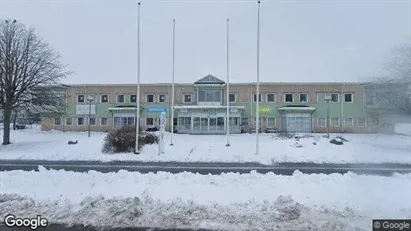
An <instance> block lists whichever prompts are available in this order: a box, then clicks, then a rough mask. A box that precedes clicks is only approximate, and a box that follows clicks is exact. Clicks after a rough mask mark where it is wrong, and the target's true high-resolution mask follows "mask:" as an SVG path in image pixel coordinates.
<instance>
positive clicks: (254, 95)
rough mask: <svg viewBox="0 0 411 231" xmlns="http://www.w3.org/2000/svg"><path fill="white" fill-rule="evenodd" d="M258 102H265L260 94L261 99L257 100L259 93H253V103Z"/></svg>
mask: <svg viewBox="0 0 411 231" xmlns="http://www.w3.org/2000/svg"><path fill="white" fill-rule="evenodd" d="M257 100H259V102H260V103H261V102H263V97H262V95H261V93H260V95H259V97H258V98H257V93H253V103H257Z"/></svg>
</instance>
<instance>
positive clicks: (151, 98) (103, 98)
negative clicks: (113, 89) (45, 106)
mask: <svg viewBox="0 0 411 231" xmlns="http://www.w3.org/2000/svg"><path fill="white" fill-rule="evenodd" d="M89 97H90V100H92V102H94V103H98V102H99V103H108V102H109V98H108V97H109V96H108V95H100V97H99V98H100V100H98V99H96V97H95V96H94V95H89ZM190 99H191V97H190ZM85 100H86V99H85V95H77V103H84V102H86V101H85ZM88 100H89V98H88V99H87V102H88ZM156 100H157V101H156ZM127 102H128V103H136V102H137V95H136V94H134V95H128V97H127ZM145 102H147V103H155V102H158V103H166V102H167V94H158V95H157V99H156V97H155V95H154V94H147V95H146V98H145ZM116 103H126V95H116Z"/></svg>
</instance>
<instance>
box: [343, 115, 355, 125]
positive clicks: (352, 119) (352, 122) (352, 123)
mask: <svg viewBox="0 0 411 231" xmlns="http://www.w3.org/2000/svg"><path fill="white" fill-rule="evenodd" d="M346 119H351V123H350V124H348V125H347V121H346ZM344 127H354V118H352V117H350V118H344Z"/></svg>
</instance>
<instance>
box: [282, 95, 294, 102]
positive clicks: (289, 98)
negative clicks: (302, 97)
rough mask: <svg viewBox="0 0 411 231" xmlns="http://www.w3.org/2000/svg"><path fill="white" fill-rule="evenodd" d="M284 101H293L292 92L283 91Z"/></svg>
mask: <svg viewBox="0 0 411 231" xmlns="http://www.w3.org/2000/svg"><path fill="white" fill-rule="evenodd" d="M284 102H286V103H292V102H294V95H293V94H292V93H285V94H284Z"/></svg>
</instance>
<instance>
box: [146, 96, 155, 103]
mask: <svg viewBox="0 0 411 231" xmlns="http://www.w3.org/2000/svg"><path fill="white" fill-rule="evenodd" d="M149 95H152V96H153V102H148V96H149ZM155 102H156V96H155V95H154V94H146V103H155Z"/></svg>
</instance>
